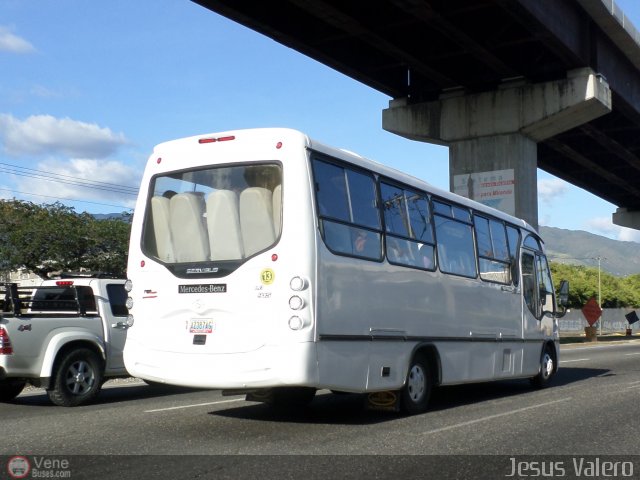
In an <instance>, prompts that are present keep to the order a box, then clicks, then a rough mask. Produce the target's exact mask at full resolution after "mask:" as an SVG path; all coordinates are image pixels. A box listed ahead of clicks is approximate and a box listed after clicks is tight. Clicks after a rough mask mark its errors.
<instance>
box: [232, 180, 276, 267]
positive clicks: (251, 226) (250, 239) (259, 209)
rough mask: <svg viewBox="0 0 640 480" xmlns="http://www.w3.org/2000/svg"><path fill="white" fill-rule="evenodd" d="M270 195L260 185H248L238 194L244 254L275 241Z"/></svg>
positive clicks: (256, 250)
mask: <svg viewBox="0 0 640 480" xmlns="http://www.w3.org/2000/svg"><path fill="white" fill-rule="evenodd" d="M272 197H273V195H272V193H271V191H270V190H267V189H266V188H262V187H249V188H247V189H245V190H243V191H242V193H241V194H240V227H241V229H242V242H243V246H244V253H245V255H246V256H251V255H253V254H254V253H256V252H259V251H260V250H263V249H265V248H267V247H268V246H269V245H271V244H272V243H273V242H274V241H275V231H274V229H273V198H272Z"/></svg>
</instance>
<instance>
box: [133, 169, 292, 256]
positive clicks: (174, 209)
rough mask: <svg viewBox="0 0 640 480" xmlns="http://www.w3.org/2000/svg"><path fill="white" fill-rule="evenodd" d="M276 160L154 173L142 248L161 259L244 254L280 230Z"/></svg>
mask: <svg viewBox="0 0 640 480" xmlns="http://www.w3.org/2000/svg"><path fill="white" fill-rule="evenodd" d="M281 184H282V168H281V166H280V165H279V164H275V163H262V164H250V165H240V166H223V167H209V168H204V169H197V170H187V171H180V172H170V173H168V174H166V175H160V176H157V177H155V178H154V179H153V184H152V186H151V187H152V189H151V191H152V194H151V196H150V198H149V200H148V203H147V211H146V221H145V223H144V231H143V235H142V238H143V240H142V249H143V252H144V253H145V254H147V255H149V256H151V257H155V258H157V259H158V260H160V261H162V262H163V263H166V264H178V263H194V262H211V261H229V260H235V261H238V260H243V259H245V258H248V257H251V256H252V255H254V254H256V253H258V252H261V251H263V250H265V249H267V248H269V247H270V246H272V245H273V244H274V243H275V242H276V240H277V239H278V237H279V236H280V228H281V204H282V187H281Z"/></svg>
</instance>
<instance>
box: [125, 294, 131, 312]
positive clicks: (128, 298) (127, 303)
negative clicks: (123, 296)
mask: <svg viewBox="0 0 640 480" xmlns="http://www.w3.org/2000/svg"><path fill="white" fill-rule="evenodd" d="M124 306H125V307H127V309H128V310H131V309H132V308H133V298H131V297H127V301H126V302H124Z"/></svg>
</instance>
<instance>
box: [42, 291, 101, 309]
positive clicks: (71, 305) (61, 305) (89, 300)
mask: <svg viewBox="0 0 640 480" xmlns="http://www.w3.org/2000/svg"><path fill="white" fill-rule="evenodd" d="M74 290H77V291H78V300H79V301H80V304H81V305H83V306H84V308H85V309H86V311H87V312H96V311H97V309H96V299H95V298H94V296H93V291H92V290H91V287H85V286H80V285H79V286H76V287H69V286H61V287H46V288H39V289H37V290H36V291H35V293H34V295H33V301H32V302H31V310H32V311H34V312H35V311H37V312H63V311H66V312H68V311H76V310H77V308H78V306H77V303H76V296H75V291H74Z"/></svg>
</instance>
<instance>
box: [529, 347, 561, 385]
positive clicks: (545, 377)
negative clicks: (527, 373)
mask: <svg viewBox="0 0 640 480" xmlns="http://www.w3.org/2000/svg"><path fill="white" fill-rule="evenodd" d="M554 371H555V356H554V355H553V353H552V352H551V348H550V347H548V346H547V347H545V348H544V350H542V355H541V356H540V370H539V372H538V374H537V375H536V376H535V377H533V378H531V384H532V385H533V386H534V387H536V388H543V387H546V386H547V384H548V383H549V380H551V377H552V376H553V373H554Z"/></svg>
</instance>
